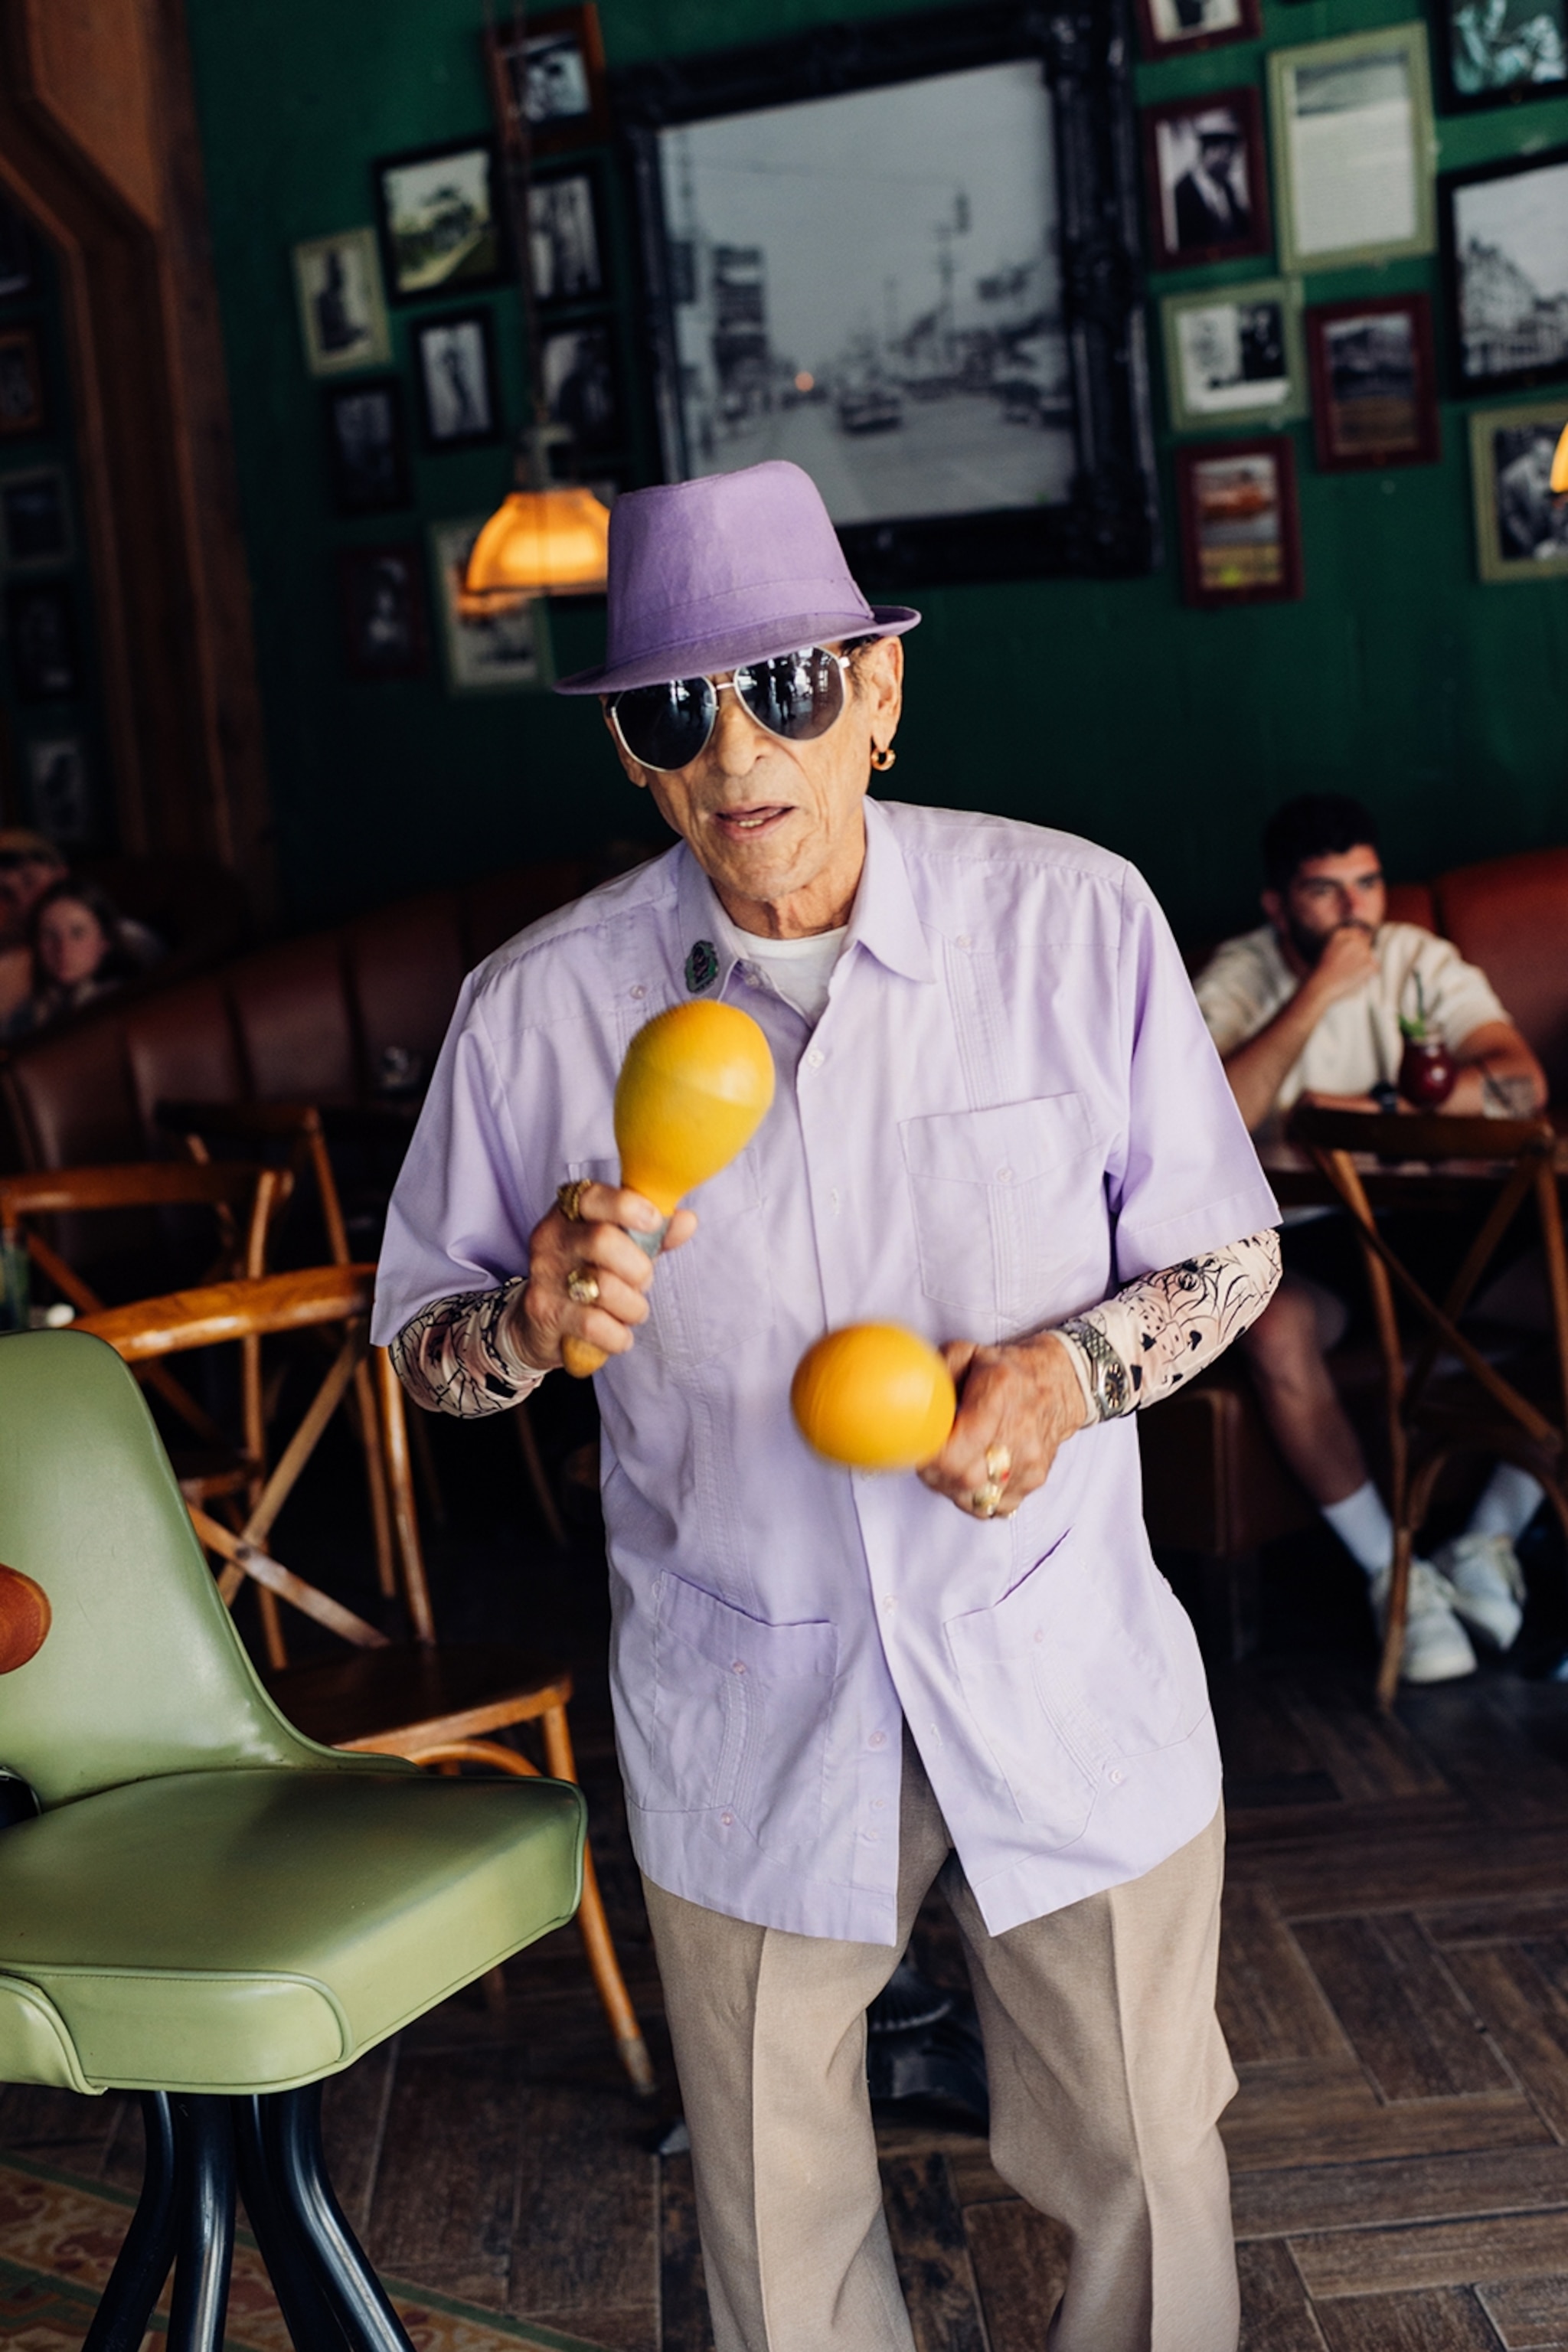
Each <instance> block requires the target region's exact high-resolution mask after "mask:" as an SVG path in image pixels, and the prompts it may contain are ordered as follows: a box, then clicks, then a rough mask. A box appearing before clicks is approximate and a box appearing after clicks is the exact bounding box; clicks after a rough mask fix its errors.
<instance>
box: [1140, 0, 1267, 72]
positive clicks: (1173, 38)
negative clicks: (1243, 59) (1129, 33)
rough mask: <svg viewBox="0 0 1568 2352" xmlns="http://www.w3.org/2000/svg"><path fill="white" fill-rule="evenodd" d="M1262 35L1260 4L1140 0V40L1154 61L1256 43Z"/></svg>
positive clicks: (1226, 0) (1251, 1)
mask: <svg viewBox="0 0 1568 2352" xmlns="http://www.w3.org/2000/svg"><path fill="white" fill-rule="evenodd" d="M1262 31H1263V26H1262V20H1261V16H1260V14H1259V10H1258V0H1138V36H1139V39H1140V41H1141V42H1142V49H1143V54H1144V56H1145V57H1146V58H1149V59H1151V61H1156V60H1158V59H1160V58H1179V57H1184V56H1185V55H1186V54H1187V52H1188V51H1189V50H1192V49H1217V48H1218V47H1220V46H1221V44H1222V43H1223V42H1226V41H1256V40H1258V39H1259V38H1260V37H1261V36H1262Z"/></svg>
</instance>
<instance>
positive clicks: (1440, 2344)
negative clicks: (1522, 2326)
mask: <svg viewBox="0 0 1568 2352" xmlns="http://www.w3.org/2000/svg"><path fill="white" fill-rule="evenodd" d="M1318 2319H1319V2323H1320V2325H1321V2328H1322V2331H1323V2339H1324V2341H1325V2343H1326V2344H1327V2346H1328V2347H1329V2352H1498V2339H1497V2337H1496V2336H1494V2335H1493V2333H1492V2331H1491V2329H1490V2327H1489V2326H1488V2325H1487V2321H1486V2318H1485V2315H1484V2314H1483V2313H1482V2311H1481V2308H1480V2305H1479V2304H1478V2303H1477V2301H1476V2299H1475V2297H1474V2295H1472V2294H1466V2293H1465V2292H1464V2291H1463V2290H1462V2289H1459V2290H1456V2291H1452V2292H1450V2293H1447V2294H1379V2295H1373V2296H1372V2297H1370V2298H1369V2299H1368V2300H1365V2301H1363V2302H1356V2303H1327V2304H1324V2305H1322V2306H1321V2309H1320V2310H1319V2313H1318Z"/></svg>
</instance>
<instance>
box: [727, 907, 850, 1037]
mask: <svg viewBox="0 0 1568 2352" xmlns="http://www.w3.org/2000/svg"><path fill="white" fill-rule="evenodd" d="M848 936H849V926H848V924H847V923H842V924H840V926H839V928H838V929H837V930H836V931H814V932H813V933H812V935H811V937H810V938H809V939H805V940H764V939H760V938H758V937H756V936H755V935H754V934H753V933H752V932H751V931H742V932H737V934H736V937H737V940H738V941H739V944H740V948H741V953H742V960H743V961H746V962H748V963H753V964H755V965H756V967H757V969H758V971H760V972H761V973H762V974H763V978H764V979H765V980H766V981H767V982H768V984H769V986H770V987H771V988H772V989H773V991H774V992H775V994H777V995H779V996H782V997H783V998H784V1003H786V1004H793V1005H794V1007H795V1011H796V1012H797V1013H803V1014H804V1015H805V1019H806V1021H807V1022H808V1024H810V1026H811V1027H812V1028H814V1029H815V1028H816V1024H817V1023H818V1022H819V1021H820V1020H821V1018H822V1016H823V1013H825V1012H826V1009H827V987H828V982H830V981H831V980H832V978H833V967H834V965H835V964H836V963H837V961H838V959H839V957H840V955H841V954H842V953H843V950H844V942H845V940H847V938H848Z"/></svg>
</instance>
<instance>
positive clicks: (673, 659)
mask: <svg viewBox="0 0 1568 2352" xmlns="http://www.w3.org/2000/svg"><path fill="white" fill-rule="evenodd" d="M920 617H921V616H920V614H918V613H917V612H916V611H915V610H914V609H913V607H912V606H910V605H909V604H873V605H872V607H871V617H870V620H869V622H868V620H867V618H866V615H865V614H864V613H800V614H795V616H794V617H793V618H790V619H786V620H783V621H777V622H773V623H770V624H769V625H768V626H767V627H766V628H761V627H759V626H758V625H756V624H754V623H753V625H752V626H751V627H750V628H749V629H746V628H735V629H727V630H721V631H719V632H717V633H716V634H715V635H712V636H710V637H700V638H698V639H696V640H694V641H693V642H692V643H690V644H689V645H681V646H660V647H658V649H657V650H656V651H654V652H653V653H649V654H643V655H641V656H639V657H638V659H637V660H636V661H628V662H621V663H619V664H616V665H612V664H610V663H608V662H605V663H602V664H601V665H600V667H598V668H597V669H580V670H578V671H576V672H575V673H574V676H573V677H562V678H557V680H556V681H555V691H556V693H557V694H624V693H625V692H626V689H627V688H629V687H634V686H663V685H664V684H665V683H666V681H667V680H668V679H669V678H672V677H712V675H713V674H714V672H715V671H716V670H725V669H735V668H737V667H740V665H741V664H742V663H743V662H759V661H771V660H772V659H773V656H774V655H775V654H793V653H795V652H797V651H798V650H799V648H800V647H801V646H826V645H841V644H843V642H844V641H845V639H846V638H848V637H901V636H902V635H903V634H904V631H905V630H906V629H912V628H913V627H914V626H915V625H916V623H917V622H918V621H919V619H920Z"/></svg>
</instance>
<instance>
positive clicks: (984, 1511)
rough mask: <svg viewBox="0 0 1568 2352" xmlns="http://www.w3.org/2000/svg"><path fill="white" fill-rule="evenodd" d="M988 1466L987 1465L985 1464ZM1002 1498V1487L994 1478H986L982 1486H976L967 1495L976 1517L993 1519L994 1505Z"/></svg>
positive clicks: (994, 1514)
mask: <svg viewBox="0 0 1568 2352" xmlns="http://www.w3.org/2000/svg"><path fill="white" fill-rule="evenodd" d="M987 1466H989V1465H987ZM1001 1500H1002V1488H1001V1486H1000V1485H999V1484H998V1482H997V1481H996V1480H995V1479H994V1478H987V1480H986V1481H985V1484H984V1486H976V1488H975V1489H974V1492H973V1495H971V1496H970V1497H969V1507H970V1509H971V1510H972V1511H973V1514H974V1516H975V1517H976V1518H977V1519H994V1517H995V1516H996V1506H997V1504H998V1503H999V1502H1000V1501H1001Z"/></svg>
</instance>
